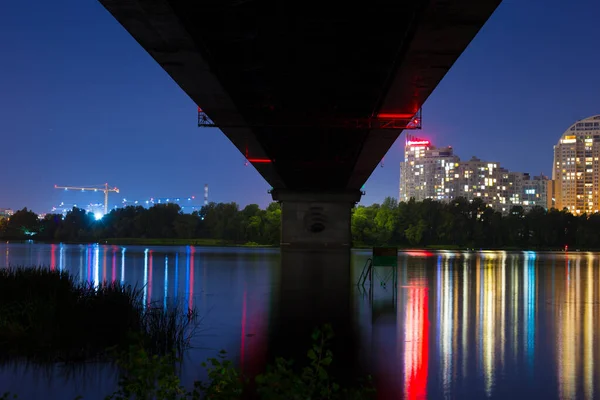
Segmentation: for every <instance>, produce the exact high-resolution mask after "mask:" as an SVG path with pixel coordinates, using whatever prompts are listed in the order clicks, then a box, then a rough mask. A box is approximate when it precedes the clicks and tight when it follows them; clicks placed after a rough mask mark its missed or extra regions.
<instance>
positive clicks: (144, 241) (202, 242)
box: [6, 238, 279, 248]
mask: <svg viewBox="0 0 600 400" xmlns="http://www.w3.org/2000/svg"><path fill="white" fill-rule="evenodd" d="M6 242H7V243H40V244H61V243H62V244H93V243H98V244H107V245H114V246H199V247H253V248H254V247H255V248H263V247H264V248H272V247H279V246H276V245H268V244H259V243H254V242H247V243H235V242H230V241H226V240H219V239H152V238H108V239H99V240H97V241H90V240H87V241H64V242H56V241H50V240H34V239H29V240H6Z"/></svg>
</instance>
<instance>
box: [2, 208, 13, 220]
mask: <svg viewBox="0 0 600 400" xmlns="http://www.w3.org/2000/svg"><path fill="white" fill-rule="evenodd" d="M13 214H14V211H13V210H11V209H10V208H0V217H6V218H8V217H12V215H13Z"/></svg>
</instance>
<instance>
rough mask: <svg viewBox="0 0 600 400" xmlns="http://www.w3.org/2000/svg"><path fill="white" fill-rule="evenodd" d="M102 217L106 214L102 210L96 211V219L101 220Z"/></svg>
mask: <svg viewBox="0 0 600 400" xmlns="http://www.w3.org/2000/svg"><path fill="white" fill-rule="evenodd" d="M102 217H104V215H103V214H102V213H101V212H96V213H94V218H95V219H96V221H100V220H101V219H102Z"/></svg>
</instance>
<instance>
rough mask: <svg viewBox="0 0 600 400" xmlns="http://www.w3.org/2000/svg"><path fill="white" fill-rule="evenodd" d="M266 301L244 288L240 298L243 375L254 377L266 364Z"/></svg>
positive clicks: (241, 363) (241, 364)
mask: <svg viewBox="0 0 600 400" xmlns="http://www.w3.org/2000/svg"><path fill="white" fill-rule="evenodd" d="M267 307H268V303H266V302H265V300H264V299H263V298H262V297H261V296H257V295H256V294H255V293H254V294H252V293H250V294H248V292H247V290H244V298H243V300H242V324H241V325H242V326H241V341H240V346H241V349H240V366H241V369H242V371H243V372H244V375H246V376H248V377H251V378H252V377H255V376H256V375H258V374H259V373H260V372H261V371H262V370H263V369H264V367H265V365H266V348H267V345H266V339H267V337H268V335H267V333H268V332H267V319H268V315H267V312H266V308H267Z"/></svg>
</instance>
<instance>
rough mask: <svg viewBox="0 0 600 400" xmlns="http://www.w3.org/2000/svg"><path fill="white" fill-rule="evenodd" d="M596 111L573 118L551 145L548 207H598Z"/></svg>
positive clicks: (599, 127) (599, 121)
mask: <svg viewBox="0 0 600 400" xmlns="http://www.w3.org/2000/svg"><path fill="white" fill-rule="evenodd" d="M599 157H600V115H596V116H593V117H589V118H586V119H584V120H581V121H577V122H576V123H574V124H573V125H571V126H570V127H569V129H567V130H566V131H565V133H563V134H562V136H561V137H560V139H559V141H558V143H557V144H556V145H555V146H554V163H553V165H552V182H551V183H550V184H549V185H548V192H549V193H548V208H551V207H552V208H556V209H558V210H562V209H564V208H566V209H567V210H569V211H570V212H571V213H573V214H583V213H588V214H589V213H596V212H598V211H599V210H600V204H599V202H600V199H599V197H598V178H599V177H600V169H599V168H600V166H599V165H598V158H599Z"/></svg>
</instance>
